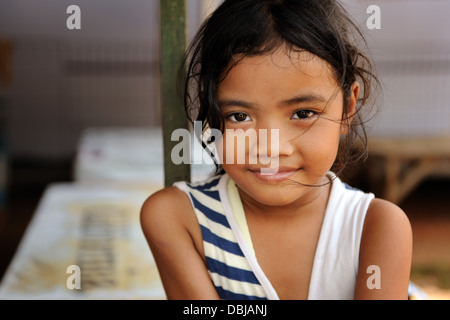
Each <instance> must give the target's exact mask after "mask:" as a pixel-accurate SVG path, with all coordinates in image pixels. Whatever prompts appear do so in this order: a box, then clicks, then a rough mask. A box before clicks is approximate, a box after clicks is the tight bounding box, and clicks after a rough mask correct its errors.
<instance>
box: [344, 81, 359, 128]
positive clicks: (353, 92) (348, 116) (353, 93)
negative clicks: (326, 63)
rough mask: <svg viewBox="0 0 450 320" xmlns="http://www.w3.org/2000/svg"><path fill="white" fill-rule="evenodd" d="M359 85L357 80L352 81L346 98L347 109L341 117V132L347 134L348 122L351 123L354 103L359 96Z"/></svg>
mask: <svg viewBox="0 0 450 320" xmlns="http://www.w3.org/2000/svg"><path fill="white" fill-rule="evenodd" d="M359 89H360V85H359V82H358V81H355V82H353V84H352V85H351V86H350V96H349V97H348V98H347V110H346V111H345V114H344V115H343V117H342V123H341V134H342V135H344V134H347V133H348V132H349V130H350V124H351V123H352V120H353V116H354V115H355V111H356V103H357V102H358V98H359Z"/></svg>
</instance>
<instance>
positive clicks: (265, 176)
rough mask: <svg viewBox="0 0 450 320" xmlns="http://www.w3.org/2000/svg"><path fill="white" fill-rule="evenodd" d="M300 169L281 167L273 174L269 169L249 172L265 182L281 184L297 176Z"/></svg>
mask: <svg viewBox="0 0 450 320" xmlns="http://www.w3.org/2000/svg"><path fill="white" fill-rule="evenodd" d="M299 170H300V169H299V168H292V167H280V168H278V170H273V172H271V171H270V170H269V169H267V170H265V171H262V170H261V168H259V169H251V170H249V171H250V172H251V173H252V174H253V175H254V176H255V177H256V178H258V179H259V180H262V181H265V182H279V181H284V180H287V179H289V178H290V177H291V176H293V175H294V174H296V173H297V172H298V171H299Z"/></svg>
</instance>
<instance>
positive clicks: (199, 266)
mask: <svg viewBox="0 0 450 320" xmlns="http://www.w3.org/2000/svg"><path fill="white" fill-rule="evenodd" d="M141 226H142V229H143V232H144V235H145V237H146V239H147V241H148V243H149V246H150V248H151V251H152V254H153V256H154V258H155V261H156V264H157V267H158V270H159V274H160V277H161V280H162V283H163V285H164V289H165V291H166V295H167V298H168V299H176V300H182V299H189V300H194V299H219V296H218V294H217V291H216V290H215V288H214V285H213V283H212V282H211V279H210V277H209V274H208V271H207V268H206V265H205V262H204V260H203V258H202V256H201V254H200V253H199V251H198V248H197V247H196V245H195V241H196V240H194V239H197V243H198V240H199V239H200V240H201V234H200V232H201V231H200V227H199V225H198V222H197V221H196V218H195V216H194V213H193V210H192V206H191V204H190V201H189V199H188V197H187V196H186V195H185V194H184V193H183V192H182V191H180V190H179V189H177V188H174V187H173V188H167V189H163V190H161V191H159V192H157V193H155V194H153V195H152V196H150V197H149V198H148V199H147V200H146V201H145V203H144V204H143V206H142V209H141ZM199 236H200V238H199Z"/></svg>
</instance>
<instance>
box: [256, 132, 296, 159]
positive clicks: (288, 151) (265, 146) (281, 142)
mask: <svg viewBox="0 0 450 320" xmlns="http://www.w3.org/2000/svg"><path fill="white" fill-rule="evenodd" d="M257 133H258V144H257V146H254V147H253V150H252V154H253V155H255V156H256V157H258V158H259V159H260V160H261V162H263V160H264V159H267V160H268V159H272V160H273V159H278V158H280V157H289V156H291V155H292V154H293V153H294V151H295V148H294V145H293V139H292V137H291V136H292V135H290V134H289V132H288V130H286V129H280V128H270V129H265V128H264V129H258V130H257Z"/></svg>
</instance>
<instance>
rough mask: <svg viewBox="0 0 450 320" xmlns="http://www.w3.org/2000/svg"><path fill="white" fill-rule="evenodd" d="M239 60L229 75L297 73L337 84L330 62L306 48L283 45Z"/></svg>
mask: <svg viewBox="0 0 450 320" xmlns="http://www.w3.org/2000/svg"><path fill="white" fill-rule="evenodd" d="M237 60H238V63H237V64H235V65H234V66H233V67H232V68H231V69H230V70H229V71H228V75H229V74H230V73H241V72H250V71H251V72H260V73H264V72H266V73H267V72H274V73H275V72H282V73H285V74H287V73H291V74H293V73H296V74H297V75H303V76H305V77H311V78H323V80H328V81H329V82H330V84H331V83H332V84H334V85H335V84H337V81H336V79H335V77H334V73H333V68H332V67H331V66H330V64H329V63H327V62H326V61H325V60H323V59H321V58H320V57H318V56H317V55H315V54H313V53H311V52H309V51H306V50H301V49H290V48H287V47H285V46H282V47H279V48H278V49H276V50H274V51H273V52H271V53H268V54H262V55H256V56H244V57H237ZM233 69H237V70H235V71H238V72H233ZM239 71H241V72H239Z"/></svg>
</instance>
